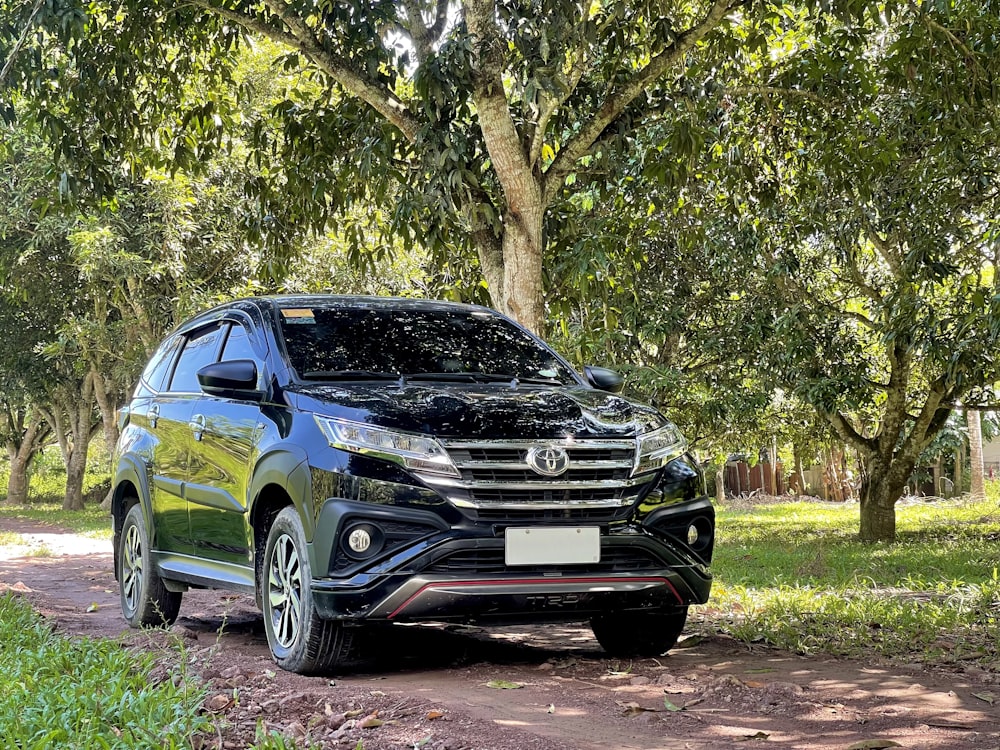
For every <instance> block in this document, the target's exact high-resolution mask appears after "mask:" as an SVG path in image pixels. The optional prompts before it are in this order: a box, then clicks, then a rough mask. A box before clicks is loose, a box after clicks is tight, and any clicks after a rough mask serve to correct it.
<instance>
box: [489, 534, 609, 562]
mask: <svg viewBox="0 0 1000 750" xmlns="http://www.w3.org/2000/svg"><path fill="white" fill-rule="evenodd" d="M504 544H505V553H506V554H505V559H506V562H507V564H508V565H573V564H577V565H578V564H580V563H596V562H600V561H601V530H600V529H599V528H598V527H597V526H579V527H572V528H548V527H539V526H534V527H532V528H530V529H507V530H506V532H505V533H504Z"/></svg>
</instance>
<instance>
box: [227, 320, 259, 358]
mask: <svg viewBox="0 0 1000 750" xmlns="http://www.w3.org/2000/svg"><path fill="white" fill-rule="evenodd" d="M233 359H252V360H254V361H257V355H256V354H255V353H254V350H253V347H252V346H251V345H250V334H249V332H248V331H247V329H246V328H244V327H243V326H241V325H237V324H234V325H231V326H229V335H228V336H227V337H226V344H225V346H223V347H222V361H227V360H233Z"/></svg>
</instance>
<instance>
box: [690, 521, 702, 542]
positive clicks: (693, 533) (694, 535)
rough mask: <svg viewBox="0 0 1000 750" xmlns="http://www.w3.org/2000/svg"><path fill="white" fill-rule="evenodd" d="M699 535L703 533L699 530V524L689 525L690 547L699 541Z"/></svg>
mask: <svg viewBox="0 0 1000 750" xmlns="http://www.w3.org/2000/svg"><path fill="white" fill-rule="evenodd" d="M699 536H701V534H700V533H699V532H698V527H697V526H695V525H694V524H691V525H690V526H688V533H687V542H688V546H689V547H693V546H694V545H696V544H697V543H698V537H699Z"/></svg>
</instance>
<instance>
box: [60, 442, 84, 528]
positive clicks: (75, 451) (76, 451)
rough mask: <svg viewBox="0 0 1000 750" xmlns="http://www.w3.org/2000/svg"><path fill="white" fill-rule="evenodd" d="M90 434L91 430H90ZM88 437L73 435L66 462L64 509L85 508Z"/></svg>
mask: <svg viewBox="0 0 1000 750" xmlns="http://www.w3.org/2000/svg"><path fill="white" fill-rule="evenodd" d="M88 434H89V430H88ZM89 442H90V440H89V438H88V437H82V436H76V435H74V437H73V448H72V449H71V450H70V454H69V461H67V463H66V495H65V496H64V497H63V506H62V507H63V510H83V478H84V475H85V474H86V471H87V444H88V443H89Z"/></svg>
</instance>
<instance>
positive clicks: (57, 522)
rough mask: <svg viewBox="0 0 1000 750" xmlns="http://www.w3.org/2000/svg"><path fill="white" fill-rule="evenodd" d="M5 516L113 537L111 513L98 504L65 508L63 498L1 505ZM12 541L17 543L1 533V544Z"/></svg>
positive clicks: (103, 536)
mask: <svg viewBox="0 0 1000 750" xmlns="http://www.w3.org/2000/svg"><path fill="white" fill-rule="evenodd" d="M3 518H18V519H21V520H24V521H34V522H36V523H40V524H44V525H46V526H57V527H61V528H64V529H67V530H69V531H72V532H73V533H75V534H83V535H84V536H89V537H93V538H95V539H110V538H111V515H110V514H109V513H108V511H106V510H101V508H100V506H98V505H88V506H87V507H86V508H84V509H83V510H63V509H62V501H61V500H59V501H49V500H46V501H43V502H36V503H32V504H31V505H15V506H13V507H7V506H5V505H0V519H3ZM11 543H16V540H15V541H12V542H5V541H4V540H3V534H0V544H11Z"/></svg>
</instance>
